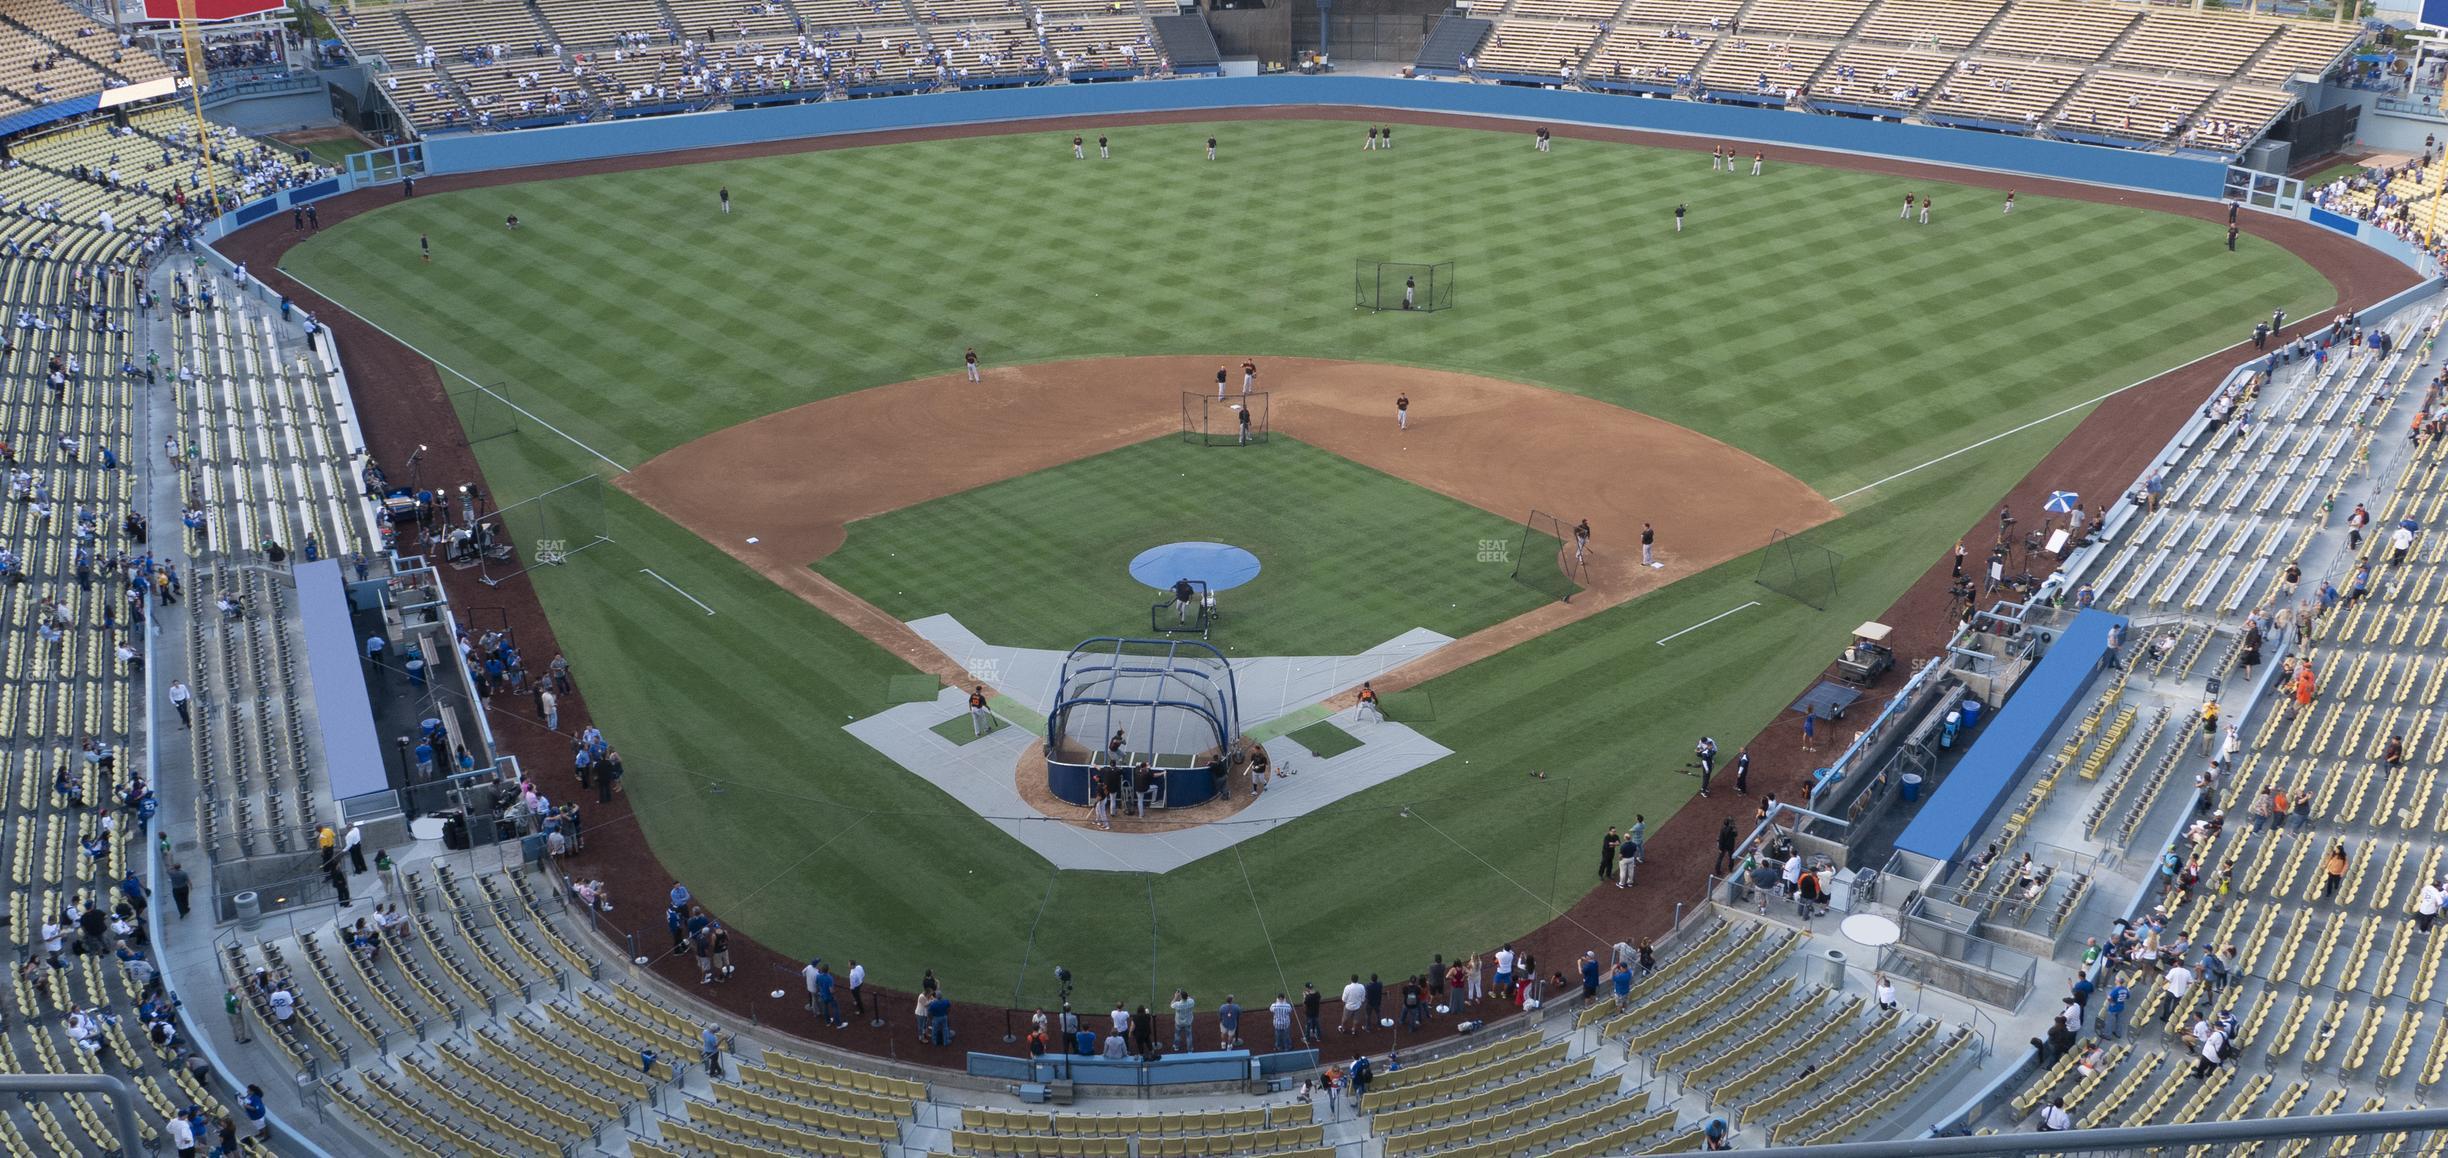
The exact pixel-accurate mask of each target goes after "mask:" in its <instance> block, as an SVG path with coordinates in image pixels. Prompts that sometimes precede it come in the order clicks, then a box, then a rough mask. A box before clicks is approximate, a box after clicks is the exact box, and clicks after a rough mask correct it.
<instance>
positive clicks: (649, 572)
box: [638, 567, 714, 615]
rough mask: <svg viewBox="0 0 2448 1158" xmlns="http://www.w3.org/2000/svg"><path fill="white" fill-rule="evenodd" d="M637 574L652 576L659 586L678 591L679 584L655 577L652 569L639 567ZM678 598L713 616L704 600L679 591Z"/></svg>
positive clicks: (659, 576) (712, 611) (658, 576)
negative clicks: (702, 608) (701, 608)
mask: <svg viewBox="0 0 2448 1158" xmlns="http://www.w3.org/2000/svg"><path fill="white" fill-rule="evenodd" d="M638 574H640V575H654V577H655V582H657V583H660V584H662V585H664V586H665V587H669V588H671V589H672V590H674V591H680V585H679V584H677V583H674V582H672V581H671V580H669V579H666V578H664V577H662V576H661V575H655V570H654V568H652V567H640V568H638ZM680 598H682V599H686V600H688V601H689V602H691V603H694V604H696V605H697V606H699V607H705V613H706V614H708V615H712V614H714V609H713V608H711V607H706V605H705V601H704V600H702V599H699V598H697V597H696V596H694V595H691V594H689V593H688V592H686V591H680Z"/></svg>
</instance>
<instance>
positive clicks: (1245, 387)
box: [1241, 358, 1258, 395]
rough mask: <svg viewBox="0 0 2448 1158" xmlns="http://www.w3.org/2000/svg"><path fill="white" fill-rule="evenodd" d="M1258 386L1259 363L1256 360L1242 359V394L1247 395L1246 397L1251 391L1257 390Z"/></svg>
mask: <svg viewBox="0 0 2448 1158" xmlns="http://www.w3.org/2000/svg"><path fill="white" fill-rule="evenodd" d="M1257 386H1258V363H1257V361H1256V360H1255V359H1251V358H1243V359H1241V393H1243V394H1245V395H1246V394H1248V393H1249V392H1250V391H1251V390H1254V389H1256V388H1257Z"/></svg>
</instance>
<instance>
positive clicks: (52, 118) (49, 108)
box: [0, 92, 102, 137]
mask: <svg viewBox="0 0 2448 1158" xmlns="http://www.w3.org/2000/svg"><path fill="white" fill-rule="evenodd" d="M101 107H102V94H101V93H98V92H89V93H86V94H85V95H83V96H73V97H69V98H68V99H67V100H64V101H53V102H52V103H50V104H47V105H42V106H40V107H37V108H30V109H27V110H25V111H24V112H21V113H10V114H9V115H7V116H5V117H0V137H11V136H15V135H17V134H18V133H22V132H24V131H26V130H27V129H39V128H41V127H43V126H44V125H49V124H56V123H58V122H60V121H65V120H70V119H73V118H76V117H81V116H84V115H85V114H87V113H90V112H93V111H95V110H97V109H99V108H101Z"/></svg>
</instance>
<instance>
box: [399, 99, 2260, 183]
mask: <svg viewBox="0 0 2448 1158" xmlns="http://www.w3.org/2000/svg"><path fill="white" fill-rule="evenodd" d="M1319 105H1329V106H1340V107H1354V108H1398V109H1411V110H1416V111H1420V112H1434V113H1459V114H1466V115H1472V116H1489V117H1510V118H1516V119H1520V120H1524V121H1537V122H1543V123H1546V124H1582V125H1596V126H1604V127H1607V128H1619V129H1643V130H1650V131H1655V132H1667V133H1688V134H1691V135H1693V136H1698V137H1704V138H1708V139H1711V140H1726V139H1730V140H1734V141H1738V142H1741V143H1742V144H1743V146H1744V147H1746V148H1748V147H1752V146H1755V145H1770V146H1774V145H1791V146H1801V147H1806V148H1813V149H1831V150H1836V151H1840V152H1850V153H1866V154H1873V155H1877V156H1884V157H1901V158H1906V159H1909V160H1918V161H1929V162H1934V163H1937V164H1943V165H1960V166H1966V167H1970V168H1975V169H1991V170H1997V171H2001V172H2012V173H2030V174H2034V175H2037V176H2043V177H2059V178H2064V179H2066V180H2071V181H2086V182H2091V183H2093V184H2100V185H2117V186H2124V187H2127V188H2133V189H2143V190H2149V191H2151V192H2156V193H2173V194H2179V195H2182V196H2190V197H2217V196H2219V195H2220V193H2221V191H2222V189H2223V188H2224V180H2225V176H2226V166H2225V165H2223V164H2221V163H2219V162H2216V161H2205V160H2199V159H2195V158H2187V157H2172V156H2164V155H2160V154H2156V153H2145V152H2140V151H2135V150H2127V149H2108V148H2101V147H2098V146H2093V145H2076V144H2070V143H2068V142H2064V141H2050V140H2040V139H2037V138H2032V137H2022V136H2014V135H2010V134H2004V133H1983V132H1976V131H1970V130H1965V129H1948V128H1938V127H1935V126H1930V125H1908V124H1903V123H1901V122H1897V121H1869V120H1858V119H1855V118H1851V117H1834V116H1816V115H1811V114H1806V113H1790V112H1784V111H1780V110H1773V109H1758V108H1750V107H1746V106H1742V105H1723V104H1700V103H1697V102H1694V101H1675V100H1656V99H1650V98H1646V97H1636V96H1616V95H1609V94H1603V93H1589V92H1577V91H1563V90H1556V89H1544V88H1529V87H1522V86H1512V85H1492V84H1462V83H1456V82H1450V81H1431V80H1403V79H1398V78H1393V77H1360V76H1314V77H1313V76H1266V77H1221V78H1199V79H1187V80H1170V81H1134V82H1128V83H1115V84H1069V85H1044V86H1038V87H1031V88H1006V89H983V90H972V91H968V92H955V93H929V94H924V95H913V96H889V97H873V98H868V99H864V100H843V101H824V102H820V103H817V104H804V105H781V106H774V107H768V108H759V109H738V110H731V111H722V112H707V113H685V114H680V115H675V116H668V117H642V118H636V119H631V120H618V121H604V122H598V123H592V124H583V125H558V126H554V127H551V128H541V129H527V130H522V131H519V132H513V133H468V134H453V135H448V136H439V137H434V138H431V139H429V140H428V141H426V143H425V159H426V166H427V171H428V172H430V173H436V174H442V173H471V172H479V171H483V170H489V169H510V168H518V167H521V166H528V165H551V164H559V163H564V162H571V161H588V160H595V159H598V158H603V157H626V156H637V155H641V154H647V153H662V152H670V151H673V150H680V149H702V148H713V147H720V146H726V145H746V144H757V143H761V142H767V141H783V140H792V139H796V138H801V137H818V136H830V135H835V134H841V133H867V132H878V131H885V130H893V129H916V128H931V127H940V126H945V125H964V124H979V123H990V122H996V121H1016V120H1032V119H1042V118H1056V119H1060V118H1063V117H1084V116H1103V115H1115V114H1130V113H1145V112H1173V111H1181V110H1195V109H1247V108H1283V107H1299V106H1319ZM1125 147H1126V148H1127V147H1128V146H1127V145H1126V146H1125ZM1226 147H1228V148H1229V147H1230V145H1229V143H1228V144H1227V146H1226ZM1525 147H1526V146H1525Z"/></svg>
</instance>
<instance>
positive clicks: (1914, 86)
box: [1813, 44, 1955, 109]
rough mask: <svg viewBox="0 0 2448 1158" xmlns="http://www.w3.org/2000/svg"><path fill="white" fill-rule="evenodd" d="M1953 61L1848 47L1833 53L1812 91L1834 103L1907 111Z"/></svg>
mask: <svg viewBox="0 0 2448 1158" xmlns="http://www.w3.org/2000/svg"><path fill="white" fill-rule="evenodd" d="M1954 64H1955V58H1954V57H1953V56H1949V55H1943V54H1940V53H1934V52H1929V51H1926V50H1923V49H1917V48H1890V47H1887V46H1885V45H1878V44H1850V45H1846V46H1845V47H1844V48H1843V49H1842V50H1841V51H1839V52H1837V54H1836V59H1835V61H1834V63H1833V64H1832V65H1830V67H1829V68H1828V71H1827V73H1826V74H1825V75H1823V76H1822V77H1820V80H1819V83H1818V84H1817V85H1814V86H1813V91H1814V92H1815V93H1816V94H1817V96H1818V98H1819V99H1820V100H1823V101H1827V102H1831V103H1835V104H1854V105H1874V106H1877V107H1880V108H1897V109H1908V108H1911V107H1913V106H1915V105H1917V104H1919V103H1921V100H1922V98H1923V97H1924V96H1926V95H1928V93H1929V91H1930V87H1931V86H1932V85H1935V84H1936V83H1937V82H1938V79H1939V78H1940V77H1942V76H1945V75H1946V72H1947V70H1948V69H1949V68H1952V67H1954Z"/></svg>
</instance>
